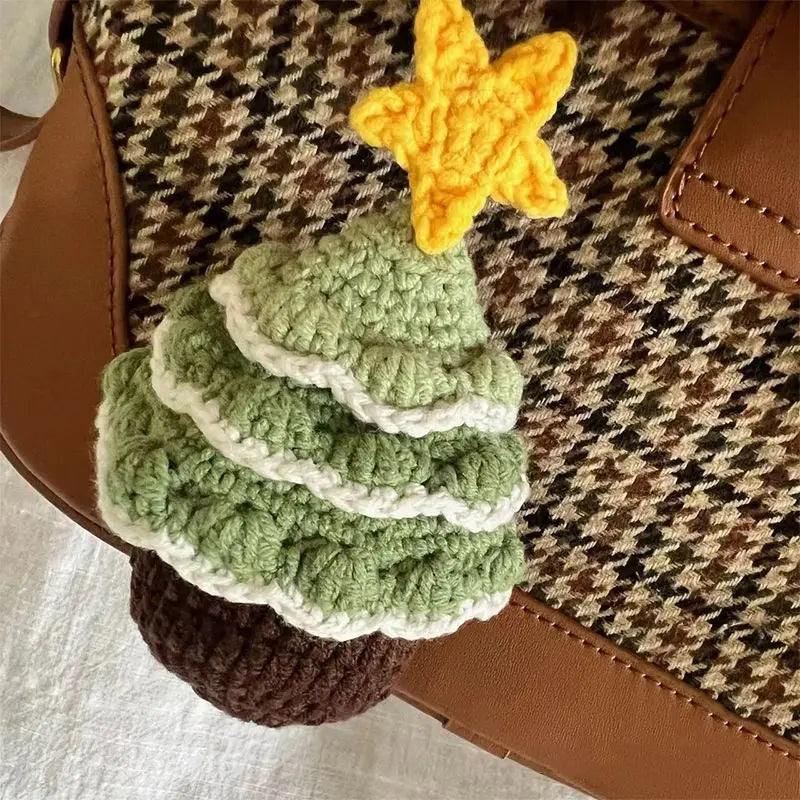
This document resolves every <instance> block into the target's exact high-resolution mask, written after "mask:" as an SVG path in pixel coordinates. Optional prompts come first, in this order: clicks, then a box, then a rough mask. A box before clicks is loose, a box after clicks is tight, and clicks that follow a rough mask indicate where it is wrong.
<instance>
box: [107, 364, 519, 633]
mask: <svg viewBox="0 0 800 800" xmlns="http://www.w3.org/2000/svg"><path fill="white" fill-rule="evenodd" d="M149 361H150V353H149V351H148V350H146V349H139V350H134V351H130V352H128V353H124V354H122V355H121V356H118V357H117V358H116V359H115V360H114V361H113V362H112V363H111V364H110V365H109V366H108V367H107V369H106V372H105V375H104V381H103V392H104V398H105V399H104V405H103V407H102V408H101V411H100V414H99V416H98V434H99V435H98V454H97V463H98V500H99V506H100V509H101V512H102V514H103V516H104V518H105V519H106V521H107V522H108V524H109V525H110V526H111V527H112V529H113V530H114V531H115V532H116V533H118V534H119V535H120V536H122V537H123V538H125V539H126V540H128V541H130V542H131V543H132V544H134V545H137V546H140V547H147V548H150V549H154V550H156V551H157V552H158V553H159V554H160V555H161V556H162V558H164V560H166V561H167V562H168V563H171V564H172V565H173V566H174V567H175V569H176V570H177V571H178V572H179V573H180V574H181V575H182V576H183V577H185V578H186V579H187V580H190V581H191V582H193V583H195V584H196V585H198V586H199V587H200V588H202V589H204V590H206V591H209V592H212V593H215V594H219V595H220V596H223V597H226V598H228V599H230V600H234V601H236V602H260V603H269V604H270V605H272V606H273V608H275V609H276V610H277V611H278V612H279V613H281V614H282V616H284V618H285V619H286V620H287V621H289V622H291V623H292V624H296V625H298V626H300V627H302V628H304V629H305V630H307V631H309V632H311V633H313V634H315V635H320V636H328V637H330V638H336V639H348V638H352V637H354V636H360V635H363V634H365V633H370V632H373V631H379V630H380V631H383V632H385V633H389V634H391V635H396V636H405V637H407V638H426V637H430V636H439V635H442V634H444V633H448V632H450V631H452V630H455V629H456V628H457V627H458V626H459V625H460V624H462V623H463V622H464V621H465V620H466V619H470V618H488V617H489V616H491V615H493V614H494V613H497V611H499V610H500V608H502V607H503V605H505V603H506V602H507V599H508V596H509V593H510V590H511V588H512V587H513V585H514V584H515V583H516V582H517V581H518V580H519V579H520V578H521V575H522V558H523V555H522V544H521V542H520V541H519V539H518V538H517V536H516V532H515V529H514V525H513V524H508V525H504V526H500V527H497V528H496V529H494V530H492V531H489V532H483V533H471V532H469V531H467V530H466V529H464V528H460V527H457V526H453V525H451V524H450V523H448V522H446V521H445V520H444V519H442V518H441V517H411V518H408V519H400V520H387V519H373V518H370V517H366V516H363V515H358V514H352V513H347V512H344V511H341V510H340V509H337V508H335V507H334V506H332V505H330V504H328V503H326V502H324V501H321V500H319V499H318V498H316V497H314V495H312V494H311V493H310V492H309V491H308V490H307V489H306V488H305V487H303V486H299V485H295V484H291V483H286V482H279V481H272V480H264V479H262V478H261V477H260V476H259V475H257V474H256V473H255V472H253V471H252V470H249V469H246V468H243V467H240V466H238V465H237V464H235V463H233V462H232V461H230V460H229V459H227V458H225V457H224V456H223V455H222V454H221V453H219V452H218V451H217V450H216V449H215V448H213V447H210V446H209V444H208V443H207V442H206V441H205V439H204V438H203V436H202V434H201V433H200V431H199V430H198V429H197V428H196V427H195V426H194V425H193V424H192V422H191V420H190V419H189V418H188V417H186V416H184V415H178V414H175V413H174V412H172V411H170V410H169V409H167V408H166V407H165V406H164V405H163V404H161V403H160V402H159V401H158V399H157V397H156V395H155V393H154V392H153V389H152V386H151V383H150V364H149Z"/></svg>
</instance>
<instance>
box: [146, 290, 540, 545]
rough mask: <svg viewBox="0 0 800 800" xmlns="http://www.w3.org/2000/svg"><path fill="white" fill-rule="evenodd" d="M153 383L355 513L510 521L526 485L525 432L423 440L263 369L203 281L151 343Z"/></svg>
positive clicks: (471, 524)
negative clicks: (243, 348)
mask: <svg viewBox="0 0 800 800" xmlns="http://www.w3.org/2000/svg"><path fill="white" fill-rule="evenodd" d="M152 366H153V387H154V389H155V390H156V393H157V394H158V396H159V399H160V400H161V401H162V402H163V403H164V404H165V405H167V406H168V407H169V408H171V409H172V410H174V411H177V412H180V413H186V414H189V415H190V416H191V417H192V418H193V420H194V421H195V423H196V424H197V426H198V427H199V428H200V430H201V431H202V432H203V434H204V435H205V436H206V438H207V439H208V440H209V441H211V442H212V443H213V444H214V445H215V446H216V447H218V449H220V450H221V451H222V452H223V453H224V454H225V455H226V456H228V457H229V458H231V459H232V460H233V461H236V462H237V463H239V464H241V465H243V466H247V467H250V468H251V469H253V470H255V471H256V472H258V473H259V474H261V475H262V476H263V477H266V478H272V479H274V480H285V481H289V482H292V483H300V484H303V485H305V486H306V487H307V488H309V489H310V490H311V492H312V493H313V494H315V495H316V496H317V497H320V498H322V499H325V500H328V501H329V502H331V503H332V504H333V505H336V506H338V507H339V508H343V509H344V510H347V511H355V512H357V513H362V514H366V515H368V516H377V517H393V518H399V517H408V516H417V515H426V516H437V515H439V514H441V515H442V516H444V517H445V518H446V519H448V520H449V521H451V522H453V523H454V524H463V525H465V526H466V527H468V528H470V530H481V529H483V528H487V529H491V528H493V527H496V525H497V524H501V523H503V522H508V521H510V520H511V519H513V516H514V514H515V513H516V511H517V509H518V508H519V506H520V503H521V500H522V499H524V497H525V496H526V493H527V486H526V483H525V468H526V463H525V461H526V458H525V449H524V447H523V445H522V442H521V440H520V439H519V437H518V436H517V434H515V433H506V434H500V435H494V436H492V435H489V434H485V433H481V432H479V431H475V430H473V429H470V428H465V427H460V428H456V429H453V430H451V431H447V432H443V433H432V434H430V435H429V436H426V437H424V438H412V437H409V436H404V435H397V436H395V435H391V434H388V433H385V432H384V431H381V430H380V429H377V428H375V427H374V426H371V425H367V424H365V423H363V422H360V421H358V420H357V419H355V418H354V417H353V415H352V414H351V413H350V412H349V411H348V409H346V408H345V407H343V406H341V405H340V404H339V403H337V402H336V400H335V399H334V397H333V396H332V395H331V393H330V392H328V391H326V390H323V389H306V388H302V387H298V386H296V385H295V384H292V383H290V382H289V381H287V380H286V379H283V378H274V377H271V376H267V375H265V374H264V370H263V369H262V368H261V367H260V366H259V365H257V364H253V363H251V362H249V361H248V360H247V359H246V358H244V356H243V355H242V354H241V353H240V352H239V351H238V350H237V349H236V347H235V345H234V344H233V342H232V341H231V339H230V337H229V336H228V335H227V333H226V331H225V326H224V322H223V313H222V310H221V309H220V308H219V307H218V306H217V305H216V304H215V303H214V301H213V300H211V298H210V297H209V296H208V294H207V292H206V291H205V289H204V288H203V287H193V288H191V289H189V290H187V291H186V292H184V293H182V296H181V298H180V301H179V302H177V303H176V304H175V306H174V307H173V308H172V309H171V311H170V315H169V318H168V319H167V320H165V322H163V323H162V324H161V325H160V326H159V329H158V331H157V333H156V336H155V337H154V340H153V360H152Z"/></svg>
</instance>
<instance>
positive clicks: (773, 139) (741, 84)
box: [660, 2, 800, 293]
mask: <svg viewBox="0 0 800 800" xmlns="http://www.w3.org/2000/svg"><path fill="white" fill-rule="evenodd" d="M799 40H800V4H798V3H795V2H777V3H770V4H769V5H768V6H767V8H766V10H765V11H764V13H763V15H762V16H761V18H760V19H759V21H758V23H757V25H756V27H755V28H754V29H753V32H752V34H751V35H750V37H749V38H748V40H747V42H746V43H745V45H744V47H743V48H742V50H741V52H740V53H739V56H738V57H737V59H736V61H735V62H734V64H733V66H732V67H731V69H730V71H729V72H728V74H727V75H726V77H725V79H724V81H723V83H722V85H721V86H720V88H719V90H718V91H717V93H716V94H715V95H714V97H713V98H712V99H711V101H710V102H709V104H708V106H707V107H706V109H705V110H704V112H703V114H702V115H701V117H700V120H699V121H698V124H697V126H696V127H695V129H694V131H693V132H692V134H691V136H690V137H689V139H688V140H687V142H686V144H685V145H684V147H683V149H682V150H681V152H680V154H679V156H678V158H677V160H676V162H675V164H674V165H673V167H672V169H671V170H670V173H669V175H668V176H667V180H666V181H665V184H664V187H663V190H662V193H661V206H660V214H661V219H662V221H663V223H664V225H665V227H666V228H667V229H668V230H669V231H670V232H672V233H674V234H676V235H677V236H680V237H681V238H682V239H683V240H684V241H686V242H688V243H689V244H691V245H693V246H695V247H697V248H699V249H700V250H703V251H704V252H707V253H711V254H712V255H714V256H716V257H717V258H718V259H720V260H721V261H723V262H724V263H726V264H729V265H730V266H732V267H735V268H736V269H738V270H741V271H742V272H745V273H746V274H748V275H749V276H750V277H751V278H753V279H754V280H756V281H758V282H759V283H761V284H763V285H765V286H768V287H770V288H772V289H778V290H781V291H784V292H788V293H796V292H800V192H798V190H797V176H798V175H800V70H798V66H797V65H798V59H799V58H800V55H798V41H799Z"/></svg>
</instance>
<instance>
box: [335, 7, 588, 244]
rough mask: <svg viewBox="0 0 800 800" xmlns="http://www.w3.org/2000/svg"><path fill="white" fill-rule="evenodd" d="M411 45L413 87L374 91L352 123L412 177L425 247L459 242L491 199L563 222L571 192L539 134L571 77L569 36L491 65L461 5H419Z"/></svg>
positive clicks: (550, 38) (555, 36) (522, 47)
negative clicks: (558, 173) (412, 53)
mask: <svg viewBox="0 0 800 800" xmlns="http://www.w3.org/2000/svg"><path fill="white" fill-rule="evenodd" d="M414 41H415V44H414V61H415V67H416V68H415V79H414V82H413V83H399V84H396V85H395V86H392V87H389V88H380V89H374V90H373V91H371V92H370V93H369V94H368V95H367V97H365V98H364V99H362V100H360V101H359V103H358V104H357V105H356V106H355V107H354V108H353V110H352V112H351V113H350V121H351V122H352V124H353V127H354V128H355V129H356V130H357V131H358V133H359V134H360V135H361V136H362V137H363V138H364V140H365V141H366V142H367V143H368V144H371V145H373V146H382V147H388V148H389V149H390V150H391V151H392V153H393V154H394V157H395V159H396V160H397V162H398V164H400V166H401V167H403V168H404V169H406V170H407V171H408V181H409V185H410V187H411V219H412V220H413V223H414V231H415V234H416V241H417V244H418V245H419V247H420V248H421V249H422V250H424V251H425V252H426V253H441V252H442V251H443V250H446V249H447V248H448V247H452V246H453V245H454V244H456V243H457V242H460V241H461V237H462V236H463V235H464V234H465V233H466V232H467V230H468V228H469V226H470V225H471V224H472V219H473V217H474V216H475V214H477V213H478V211H480V210H481V208H483V205H484V203H485V202H486V199H487V198H488V197H489V195H491V196H492V197H493V198H494V199H495V200H498V201H499V202H501V203H508V204H510V205H512V206H514V207H515V208H518V209H520V210H521V211H523V212H524V213H525V214H526V215H527V216H529V217H533V218H539V217H553V216H555V217H560V216H561V215H562V214H563V213H564V211H566V209H567V189H566V187H565V186H564V184H563V183H562V182H561V181H560V180H559V179H558V176H557V175H556V169H555V165H554V164H553V159H552V156H551V155H550V151H549V150H548V149H547V145H546V144H545V143H544V142H543V141H542V140H541V139H540V138H539V137H538V136H537V132H538V130H539V128H540V127H541V125H542V123H544V122H546V121H547V120H548V119H550V117H552V116H553V113H554V112H555V110H556V101H557V100H558V99H559V98H560V97H561V95H563V94H564V92H565V91H566V89H567V87H568V86H569V82H570V79H571V78H572V70H573V69H574V67H575V57H576V51H577V48H576V46H575V42H574V40H573V39H572V37H571V36H570V35H569V34H567V33H564V32H557V33H544V34H541V35H539V36H534V37H533V38H532V39H530V40H529V41H527V42H523V43H522V44H518V45H516V46H514V47H511V48H509V49H508V50H507V51H505V52H503V54H502V55H501V56H500V58H498V59H497V61H495V62H493V63H492V64H490V63H489V51H488V50H487V49H486V45H485V44H484V43H483V41H482V39H481V37H480V35H479V34H478V32H477V31H476V30H475V24H474V22H473V20H472V17H471V16H470V14H469V12H468V11H467V10H466V9H465V8H464V7H463V5H462V4H461V0H420V5H419V11H418V12H417V15H416V17H415V19H414Z"/></svg>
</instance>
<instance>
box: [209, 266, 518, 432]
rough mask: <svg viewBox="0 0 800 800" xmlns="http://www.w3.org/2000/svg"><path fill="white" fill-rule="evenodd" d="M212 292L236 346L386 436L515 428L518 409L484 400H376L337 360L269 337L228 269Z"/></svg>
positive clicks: (215, 283)
mask: <svg viewBox="0 0 800 800" xmlns="http://www.w3.org/2000/svg"><path fill="white" fill-rule="evenodd" d="M209 294H210V295H211V297H213V298H214V300H216V302H217V303H219V304H220V305H221V306H224V308H225V324H226V326H227V328H228V332H229V333H230V335H231V337H232V338H233V340H234V342H236V346H237V347H238V348H239V349H240V350H241V351H242V354H243V355H245V356H246V357H247V358H248V359H250V360H251V361H256V362H258V363H259V364H261V366H263V367H264V369H266V370H267V371H268V372H271V373H272V374H273V375H277V376H279V377H281V378H291V379H292V380H293V381H296V382H297V383H300V384H303V385H304V386H317V387H319V388H320V389H330V390H331V392H332V393H333V396H334V397H335V398H336V399H337V400H338V401H339V402H340V403H341V404H342V405H344V406H347V407H348V408H349V409H351V410H352V411H353V413H354V414H355V415H356V416H357V417H358V418H359V419H361V420H363V421H364V422H371V423H372V424H374V425H377V426H378V427H379V428H381V429H383V430H385V431H386V432H387V433H405V434H407V435H408V436H415V437H420V436H427V435H428V434H429V433H433V432H434V431H449V430H452V429H453V428H457V427H459V426H460V425H469V426H470V427H472V428H477V429H478V430H481V431H485V432H487V433H501V432H503V431H509V430H511V429H512V428H513V427H514V425H515V423H516V420H517V409H516V408H515V407H514V406H506V405H502V404H499V403H493V402H492V401H491V400H488V399H487V398H485V397H477V396H472V397H467V398H463V399H461V400H456V401H454V402H448V401H446V400H442V401H438V402H436V403H433V404H431V405H427V406H417V407H416V408H408V409H401V408H395V407H393V406H387V405H384V404H382V403H377V402H375V401H374V400H373V399H372V398H371V397H370V396H369V394H368V393H367V392H366V390H365V389H364V387H363V386H362V385H361V384H360V383H359V382H358V380H357V379H356V377H355V375H353V373H352V372H350V371H349V370H348V369H347V368H346V367H344V366H342V365H341V364H338V363H336V362H335V361H326V360H325V359H323V358H320V357H319V356H314V355H303V354H300V353H293V352H291V351H289V350H286V349H285V348H283V347H281V346H280V345H277V344H275V343H274V342H271V341H270V340H269V339H267V338H265V337H264V336H263V334H262V333H261V332H260V331H259V330H258V326H257V324H256V321H255V319H254V318H253V316H252V313H251V308H250V303H249V301H248V300H247V298H246V297H245V296H244V293H243V292H242V288H241V286H240V285H239V281H238V280H237V278H236V275H234V273H233V270H230V271H228V272H226V273H224V274H223V275H219V276H217V277H216V278H214V279H213V280H212V281H211V284H210V285H209Z"/></svg>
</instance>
